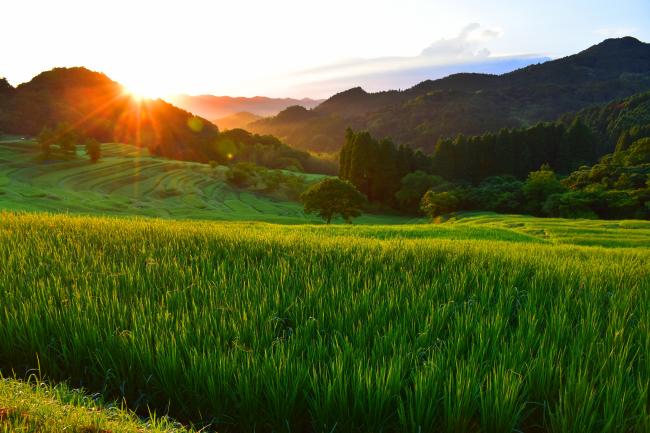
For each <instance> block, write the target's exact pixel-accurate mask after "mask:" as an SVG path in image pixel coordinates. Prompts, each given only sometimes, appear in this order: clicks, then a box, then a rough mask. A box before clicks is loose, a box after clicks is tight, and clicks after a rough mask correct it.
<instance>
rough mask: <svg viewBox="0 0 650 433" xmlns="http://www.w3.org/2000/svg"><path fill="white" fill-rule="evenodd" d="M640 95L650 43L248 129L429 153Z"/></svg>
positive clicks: (335, 104) (342, 102) (357, 98)
mask: <svg viewBox="0 0 650 433" xmlns="http://www.w3.org/2000/svg"><path fill="white" fill-rule="evenodd" d="M647 90H650V44H646V43H643V42H640V41H638V40H636V39H634V38H631V37H626V38H620V39H607V40H605V41H603V42H602V43H600V44H598V45H595V46H593V47H591V48H588V49H586V50H584V51H582V52H580V53H578V54H575V55H572V56H568V57H565V58H562V59H558V60H553V61H548V62H545V63H542V64H537V65H532V66H528V67H525V68H522V69H519V70H516V71H513V72H510V73H507V74H503V75H486V74H455V75H451V76H449V77H446V78H443V79H439V80H434V81H431V80H429V81H424V82H422V83H420V84H418V85H416V86H414V87H412V88H410V89H407V90H404V91H387V92H380V93H367V92H365V91H363V89H361V88H355V89H350V90H347V91H345V92H341V93H340V94H337V95H334V96H333V97H331V98H330V99H328V100H326V101H324V102H323V103H322V104H320V105H319V106H318V107H316V108H314V109H313V110H310V111H309V115H308V116H307V115H303V116H300V118H296V117H295V116H283V113H280V114H279V115H278V116H276V117H274V118H269V119H262V120H259V121H257V122H254V123H253V124H251V125H250V126H249V127H250V129H251V130H253V131H255V132H258V133H270V134H274V135H276V136H278V137H280V138H281V139H283V140H285V141H286V142H287V143H289V144H291V145H293V146H296V147H300V148H305V149H310V150H317V151H336V150H338V149H339V148H340V147H341V145H342V143H343V138H344V131H345V128H346V127H348V126H350V127H352V128H354V129H367V130H369V131H370V132H371V133H372V134H373V135H375V136H377V137H391V138H392V139H393V140H395V141H396V142H398V143H404V144H407V145H410V146H411V147H414V148H422V149H424V150H425V151H427V152H431V151H433V149H434V146H435V143H436V141H437V140H438V138H440V137H447V136H455V135H457V134H458V133H463V134H472V135H476V134H482V133H483V132H486V131H496V130H498V129H500V128H503V127H523V126H528V125H531V124H534V123H537V122H539V121H549V120H554V119H556V118H558V117H559V116H561V115H562V114H564V113H567V112H571V111H578V110H581V109H583V108H585V107H588V106H592V105H594V104H600V103H605V102H608V101H610V100H613V99H620V98H625V97H627V96H629V95H632V94H634V93H638V92H643V91H647Z"/></svg>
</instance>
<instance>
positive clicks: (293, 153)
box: [0, 68, 336, 174]
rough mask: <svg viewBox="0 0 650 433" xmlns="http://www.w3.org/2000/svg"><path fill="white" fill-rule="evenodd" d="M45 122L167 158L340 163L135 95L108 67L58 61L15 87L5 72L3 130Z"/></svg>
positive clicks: (32, 130) (315, 166) (324, 168)
mask: <svg viewBox="0 0 650 433" xmlns="http://www.w3.org/2000/svg"><path fill="white" fill-rule="evenodd" d="M45 127H48V128H53V127H57V129H58V130H62V128H63V130H70V131H74V132H75V133H76V134H78V135H81V136H86V137H89V138H95V139H97V140H99V141H101V142H120V143H129V144H135V145H138V146H141V147H146V148H148V149H149V151H150V152H151V153H152V154H153V155H157V156H164V157H167V158H172V159H178V160H186V161H198V162H209V161H215V162H217V163H220V164H236V163H238V162H253V163H256V164H258V165H262V166H265V167H269V168H290V169H294V170H299V171H303V170H304V171H307V172H315V173H326V174H331V173H334V172H335V170H336V167H335V164H334V163H333V162H330V161H324V160H320V159H318V158H315V157H313V156H311V155H310V154H309V153H307V152H303V151H299V150H296V149H292V148H290V147H289V146H287V145H286V144H284V143H282V142H281V141H280V140H278V139H277V138H275V137H273V136H260V135H257V134H250V133H249V132H247V131H244V130H241V129H234V130H232V131H226V132H224V133H220V132H219V129H218V128H217V126H215V125H214V124H212V123H210V122H209V121H207V120H205V119H203V118H200V117H197V116H195V115H194V114H192V113H189V112H187V111H185V110H182V109H180V108H178V107H175V106H174V105H171V104H169V103H167V102H165V101H163V100H161V99H158V100H151V99H140V98H134V97H133V96H132V95H130V94H128V93H127V92H125V90H124V88H123V87H122V86H121V85H120V84H119V83H117V82H115V81H113V80H111V79H110V78H108V77H107V76H106V75H104V74H101V73H99V72H93V71H90V70H88V69H85V68H55V69H53V70H51V71H47V72H43V73H41V74H39V75H37V76H36V77H34V78H33V79H32V80H31V81H29V82H28V83H24V84H21V85H19V86H18V87H16V88H14V87H12V86H11V85H9V83H7V81H6V80H4V79H0V134H1V133H2V132H4V133H10V134H25V135H32V136H35V135H38V134H39V133H40V132H41V131H42V130H43V129H44V128H45Z"/></svg>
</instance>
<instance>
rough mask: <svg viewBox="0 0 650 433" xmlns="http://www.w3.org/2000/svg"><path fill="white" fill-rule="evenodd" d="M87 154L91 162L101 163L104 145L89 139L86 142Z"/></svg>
mask: <svg viewBox="0 0 650 433" xmlns="http://www.w3.org/2000/svg"><path fill="white" fill-rule="evenodd" d="M86 154H87V155H88V157H89V158H90V161H91V162H97V161H99V158H101V157H102V145H101V144H99V141H97V140H95V139H94V138H89V139H87V140H86Z"/></svg>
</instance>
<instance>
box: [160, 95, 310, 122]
mask: <svg viewBox="0 0 650 433" xmlns="http://www.w3.org/2000/svg"><path fill="white" fill-rule="evenodd" d="M167 99H168V100H169V102H171V103H172V104H174V105H176V106H177V107H181V108H183V109H185V110H187V111H190V112H192V113H195V114H196V115H198V116H201V117H205V118H206V119H219V118H221V117H226V116H230V115H232V114H236V113H241V112H242V111H247V112H249V113H252V114H255V115H257V116H260V117H266V116H275V115H276V114H278V113H279V112H280V111H282V110H284V109H285V108H287V107H290V106H292V105H301V106H303V107H305V108H313V107H315V106H317V105H318V104H320V103H321V102H322V100H316V99H310V98H303V99H294V98H268V97H265V96H255V97H252V98H246V97H232V96H214V95H198V96H191V95H175V96H171V97H169V98H167Z"/></svg>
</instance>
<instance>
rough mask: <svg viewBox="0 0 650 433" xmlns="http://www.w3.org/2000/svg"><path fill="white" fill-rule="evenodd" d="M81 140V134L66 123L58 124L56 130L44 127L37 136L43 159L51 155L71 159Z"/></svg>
mask: <svg viewBox="0 0 650 433" xmlns="http://www.w3.org/2000/svg"><path fill="white" fill-rule="evenodd" d="M81 140H82V136H81V134H80V133H79V132H78V131H77V130H75V129H74V128H73V127H72V126H71V125H70V124H68V123H67V122H60V123H59V124H58V125H57V126H56V128H54V129H50V128H48V127H44V128H43V129H42V130H41V132H40V133H39V134H38V142H39V145H40V146H41V151H42V153H43V158H45V159H47V158H50V157H51V156H53V155H56V156H57V157H64V158H65V157H71V156H75V155H76V153H77V144H79V142H80V141H81Z"/></svg>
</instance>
